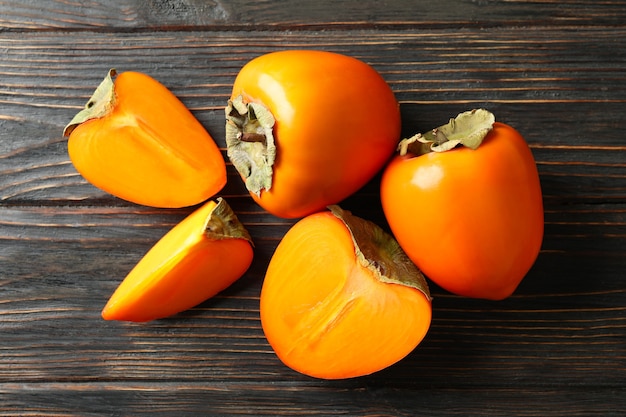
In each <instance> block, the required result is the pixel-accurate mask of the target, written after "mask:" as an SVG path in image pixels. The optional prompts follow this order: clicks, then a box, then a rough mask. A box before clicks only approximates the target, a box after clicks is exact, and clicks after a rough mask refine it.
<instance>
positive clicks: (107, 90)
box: [64, 70, 226, 208]
mask: <svg viewBox="0 0 626 417" xmlns="http://www.w3.org/2000/svg"><path fill="white" fill-rule="evenodd" d="M116 74H117V73H116V71H115V70H111V71H109V73H108V74H107V76H106V77H105V78H104V80H103V81H102V83H101V84H100V85H99V86H98V88H97V89H96V91H95V92H94V94H93V96H92V97H91V99H90V100H89V101H88V102H87V104H86V106H85V108H84V109H83V110H81V111H80V112H79V113H78V114H77V115H76V116H75V117H74V119H72V121H71V122H70V123H69V124H68V125H67V126H66V128H65V130H64V135H65V136H69V140H68V145H67V146H68V153H69V156H70V160H71V161H72V163H73V165H74V167H75V168H76V170H77V171H78V172H79V173H80V174H81V175H82V176H83V178H85V179H86V180H87V181H88V182H90V183H91V184H92V185H94V186H96V187H98V188H100V189H101V190H103V191H106V192H108V193H109V194H112V195H114V196H116V197H119V198H122V199H124V200H127V201H131V202H133V203H137V204H142V205H146V206H152V207H167V208H177V207H186V206H192V205H195V204H199V203H202V202H203V201H206V200H207V199H209V198H211V197H212V196H213V195H215V194H217V192H218V191H220V190H221V189H222V188H223V187H224V185H225V184H226V162H225V161H224V157H223V156H222V154H221V152H220V150H219V148H218V146H217V144H216V143H215V141H214V140H213V138H212V137H211V136H210V135H209V133H208V132H207V131H206V130H205V129H204V127H203V126H202V125H201V124H200V122H199V121H198V120H197V119H196V118H195V117H194V116H193V114H192V113H191V112H190V111H189V110H188V109H187V107H185V105H184V104H183V103H182V102H181V101H180V100H179V99H178V98H177V97H176V96H175V95H174V94H173V93H172V92H170V90H168V89H167V88H166V87H165V86H164V85H162V84H161V83H159V82H158V81H156V80H155V79H154V78H152V77H150V76H148V75H146V74H143V73H139V72H133V71H127V72H123V73H121V74H119V75H116Z"/></svg>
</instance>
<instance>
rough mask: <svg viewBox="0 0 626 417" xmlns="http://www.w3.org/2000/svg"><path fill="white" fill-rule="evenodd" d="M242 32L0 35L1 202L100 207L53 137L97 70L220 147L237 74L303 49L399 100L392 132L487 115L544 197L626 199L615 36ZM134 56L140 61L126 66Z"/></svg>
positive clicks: (233, 188) (620, 58)
mask: <svg viewBox="0 0 626 417" xmlns="http://www.w3.org/2000/svg"><path fill="white" fill-rule="evenodd" d="M249 35H250V34H249V33H246V34H238V35H234V34H231V33H229V32H222V33H214V34H213V36H212V38H211V39H210V40H206V39H203V38H202V37H201V36H200V34H199V33H187V32H171V33H167V34H164V35H162V36H157V37H154V36H145V35H143V34H139V35H138V34H118V35H115V36H112V35H110V34H106V35H105V34H93V35H91V36H90V37H88V39H87V40H84V39H83V40H75V39H70V38H67V37H66V36H65V35H64V34H49V33H47V34H45V35H44V34H42V35H35V36H31V37H29V39H28V40H24V39H22V38H21V36H20V35H18V34H5V35H4V36H3V37H2V38H0V48H3V49H4V50H6V51H7V54H6V59H5V60H4V61H3V64H2V66H1V67H0V77H1V78H0V104H1V106H2V107H0V126H1V127H2V131H1V132H0V135H1V136H0V138H2V140H0V172H1V173H2V175H3V181H2V182H1V183H0V200H2V201H5V202H18V201H34V200H37V201H41V200H44V199H45V200H71V201H85V200H90V199H91V200H94V199H95V200H100V199H107V198H108V197H107V196H106V195H104V193H102V192H99V191H98V190H96V189H94V188H93V187H91V186H89V185H88V184H85V182H84V181H83V180H82V178H81V177H80V176H79V175H78V174H77V173H76V171H75V170H74V169H73V167H72V165H71V163H70V162H69V159H68V156H67V151H66V143H65V140H64V138H62V137H61V132H62V130H63V126H64V125H65V124H66V123H67V122H68V121H69V120H70V119H71V117H72V115H73V114H74V113H75V112H76V111H78V109H79V108H81V107H82V106H83V104H84V103H85V102H86V101H87V99H88V97H89V96H90V95H91V93H92V92H93V89H94V88H95V86H96V85H97V84H98V83H99V81H100V79H101V78H102V77H103V74H105V73H106V71H107V69H108V68H109V67H117V68H118V69H119V70H120V71H123V70H138V71H144V72H146V73H149V74H151V75H153V76H154V77H156V78H157V79H159V80H160V81H162V82H163V83H164V84H166V85H167V86H168V87H170V88H171V89H172V91H173V92H174V93H175V94H177V95H178V96H179V97H180V98H181V99H182V100H183V102H185V104H187V105H188V106H189V107H190V108H191V110H192V111H193V112H194V113H195V114H196V116H197V117H198V119H199V120H200V121H201V122H202V123H203V124H204V125H205V127H206V128H207V129H208V131H209V132H210V133H211V134H212V135H213V137H214V139H215V140H216V142H217V143H218V145H219V146H220V147H221V148H222V149H223V150H224V148H225V141H224V138H223V137H224V116H223V106H224V104H225V102H226V100H227V98H228V95H229V92H230V85H231V84H232V81H233V80H234V77H235V76H236V73H237V71H238V70H239V68H240V67H241V66H242V65H243V64H244V63H245V62H246V61H247V60H249V59H251V58H252V57H254V56H256V55H258V54H261V53H264V52H268V51H271V50H276V49H282V48H294V47H304V48H322V49H328V50H334V51H338V52H342V53H350V54H351V55H354V56H356V57H358V58H361V59H363V60H365V61H366V62H369V63H371V64H372V65H373V66H374V67H375V68H377V69H378V70H379V71H380V72H381V74H383V76H384V77H385V78H386V79H387V80H388V82H389V83H390V85H391V86H392V88H393V89H394V91H395V92H396V95H397V97H398V99H399V101H400V103H401V109H402V113H403V123H404V134H405V135H411V134H414V133H416V132H418V131H425V130H427V129H430V128H432V127H434V126H436V125H439V124H442V123H444V122H445V121H447V119H448V118H449V117H451V116H454V115H456V114H457V113H458V112H461V111H464V110H467V109H469V108H473V107H477V106H486V107H488V108H490V109H491V110H492V111H494V113H495V114H496V116H497V118H498V119H499V120H501V121H505V122H507V123H509V124H512V125H513V126H515V127H516V128H517V129H518V130H520V131H521V132H522V133H523V134H524V136H525V137H526V139H527V140H528V142H529V143H530V145H531V147H532V148H533V152H534V153H535V155H536V159H537V162H538V165H539V169H540V173H541V176H542V183H543V185H544V191H545V195H546V198H547V199H548V200H551V199H552V200H555V201H557V202H561V203H563V202H564V201H565V200H567V199H576V201H578V202H581V201H589V202H594V203H595V202H598V201H597V200H598V199H600V200H606V201H614V202H624V201H625V197H626V194H625V192H624V189H625V187H626V175H625V174H626V170H625V169H626V168H625V165H624V159H623V157H622V155H623V151H624V149H625V146H626V142H625V141H624V139H623V136H622V134H621V132H623V131H624V130H625V129H626V126H625V123H626V122H625V121H624V119H623V118H615V117H613V112H612V109H614V108H615V107H616V106H618V107H619V106H623V105H624V101H625V99H624V97H626V91H625V88H626V87H625V86H626V76H625V74H626V73H625V72H624V71H623V68H624V67H625V66H626V55H625V54H624V52H623V51H626V36H625V35H626V32H624V31H616V30H610V31H608V30H599V29H589V30H586V31H583V32H574V31H570V30H544V31H541V32H539V33H538V34H535V35H533V34H527V33H526V31H525V30H524V29H517V30H514V29H511V30H507V31H500V30H492V31H487V32H485V31H473V30H466V31H464V32H461V33H460V32H459V31H450V30H441V31H432V32H426V33H416V34H400V35H398V34H396V33H391V32H372V31H356V32H340V33H339V34H335V33H334V34H333V35H332V37H331V36H329V35H327V34H326V35H325V34H323V33H321V34H320V33H317V32H307V33H297V34H292V35H285V36H283V37H281V39H280V40H276V39H275V37H274V36H273V35H271V34H266V33H260V32H258V33H255V34H254V37H255V39H256V41H255V42H256V44H255V45H254V47H252V46H251V45H250V44H249ZM609 48H613V49H611V51H612V52H610V51H609ZM398 50H402V51H403V52H402V56H401V57H398V56H397V55H396V54H397V51H398ZM68 51H69V52H68ZM620 51H622V52H620ZM136 54H143V55H145V57H144V58H143V59H142V60H141V61H140V62H138V61H137V60H135V57H136ZM35 56H36V57H38V58H37V59H34V58H33V57H35ZM529 115H531V116H530V117H529ZM581 167H585V169H584V170H581V169H580V168H581ZM229 174H230V175H229V183H228V186H227V188H226V189H225V190H224V194H226V195H241V194H242V193H244V190H243V188H242V186H241V182H240V181H239V180H238V178H237V174H236V173H235V171H234V170H233V169H232V167H229ZM244 194H245V193H244ZM110 204H114V203H113V202H112V201H110Z"/></svg>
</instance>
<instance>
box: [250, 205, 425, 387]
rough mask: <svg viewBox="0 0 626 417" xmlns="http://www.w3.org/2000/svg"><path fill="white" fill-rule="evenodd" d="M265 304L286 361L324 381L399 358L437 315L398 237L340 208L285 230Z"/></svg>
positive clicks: (265, 320) (266, 325)
mask: <svg viewBox="0 0 626 417" xmlns="http://www.w3.org/2000/svg"><path fill="white" fill-rule="evenodd" d="M260 306H261V324H262V327H263V331H264V332H265V336H266V338H267V340H268V342H269V343H270V345H271V346H272V348H273V349H274V351H275V352H276V355H277V356H278V357H279V358H280V360H281V361H282V362H283V363H284V364H285V365H287V366H288V367H290V368H292V369H294V370H296V371H298V372H300V373H303V374H305V375H309V376H312V377H316V378H323V379H342V378H351V377H358V376H362V375H367V374H371V373H373V372H376V371H379V370H381V369H384V368H386V367H388V366H391V365H392V364H394V363H396V362H398V361H399V360H401V359H402V358H404V357H405V356H406V355H408V354H409V353H410V352H411V351H412V350H414V349H415V347H416V346H417V345H418V344H419V343H420V342H421V341H422V339H423V338H424V336H425V335H426V333H427V331H428V329H429V327H430V322H431V315H432V306H431V298H430V293H429V290H428V285H427V283H426V281H425V279H424V276H423V275H422V274H421V273H420V271H419V270H418V269H417V268H416V267H415V265H414V264H413V263H412V262H411V261H410V260H409V258H408V257H407V256H406V255H405V254H404V252H403V251H402V249H401V248H400V246H399V245H398V244H397V242H396V241H395V240H394V239H393V237H391V236H390V235H389V234H387V233H385V232H384V231H383V230H382V229H381V228H380V227H378V226H377V225H375V224H374V223H372V222H369V221H367V220H364V219H361V218H359V217H357V216H354V215H352V214H351V213H350V212H348V211H343V210H341V209H340V208H339V207H338V206H331V207H330V211H328V210H326V211H322V212H318V213H315V214H312V215H309V216H306V217H305V218H303V219H301V220H299V221H298V222H297V223H296V224H295V225H294V226H293V227H292V228H291V229H290V230H289V231H287V233H286V234H285V235H284V237H283V239H282V240H281V242H280V243H279V245H278V247H277V248H276V251H275V253H274V254H273V256H272V258H271V260H270V263H269V266H268V268H267V271H266V275H265V280H264V282H263V287H262V290H261V303H260Z"/></svg>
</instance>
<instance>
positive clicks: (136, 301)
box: [102, 198, 253, 322]
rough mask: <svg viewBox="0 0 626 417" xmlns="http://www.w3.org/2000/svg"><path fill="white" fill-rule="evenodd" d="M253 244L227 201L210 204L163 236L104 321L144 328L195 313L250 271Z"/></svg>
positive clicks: (114, 297)
mask: <svg viewBox="0 0 626 417" xmlns="http://www.w3.org/2000/svg"><path fill="white" fill-rule="evenodd" d="M252 258H253V250H252V240H251V238H250V235H249V234H248V232H247V231H246V229H245V228H244V226H243V225H242V224H241V223H240V222H239V220H238V219H237V217H236V215H235V213H234V212H233V211H232V209H231V208H230V206H228V204H227V203H226V201H225V200H223V199H221V198H218V199H217V202H215V201H209V202H207V203H206V204H205V205H204V206H202V207H200V208H199V209H197V210H196V211H194V212H193V213H192V214H190V215H189V216H188V217H187V218H185V219H184V220H183V221H182V222H180V223H179V224H177V225H176V226H175V227H174V228H173V229H172V230H170V231H169V232H168V233H167V234H166V235H165V236H163V237H162V238H161V239H160V240H159V241H158V242H157V243H156V244H155V245H154V246H153V247H152V248H151V249H150V250H149V251H148V252H147V253H146V255H145V256H144V257H143V258H142V259H141V260H140V261H139V263H137V265H136V266H135V267H134V268H133V269H132V270H131V271H130V273H129V274H128V275H127V276H126V278H125V279H124V280H123V281H122V283H121V284H120V285H119V287H118V288H117V290H116V291H115V292H114V293H113V295H112V296H111V298H110V299H109V301H108V303H107V304H106V306H105V307H104V309H103V310H102V317H103V318H104V319H105V320H121V321H136V322H145V321H150V320H155V319H159V318H164V317H168V316H171V315H173V314H176V313H179V312H182V311H184V310H187V309H190V308H192V307H194V306H196V305H197V304H200V303H201V302H203V301H205V300H207V299H208V298H210V297H212V296H214V295H216V294H217V293H219V292H220V291H222V290H224V289H225V288H227V287H228V286H230V285H231V284H232V283H233V282H235V281H236V280H237V279H239V278H240V277H241V276H242V275H243V274H244V273H245V272H246V270H247V269H248V268H249V267H250V264H251V263H252Z"/></svg>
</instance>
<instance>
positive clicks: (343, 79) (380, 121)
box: [226, 50, 400, 218]
mask: <svg viewBox="0 0 626 417" xmlns="http://www.w3.org/2000/svg"><path fill="white" fill-rule="evenodd" d="M226 119H227V122H226V144H227V152H228V157H229V158H230V160H231V161H232V163H233V165H234V166H235V168H236V169H237V170H238V172H239V173H240V175H241V177H242V178H243V179H244V180H245V184H246V187H247V189H248V190H249V192H250V194H251V195H252V197H253V198H254V200H255V201H256V202H257V203H258V204H259V205H260V206H261V207H263V208H264V209H265V210H267V211H268V212H270V213H272V214H274V215H276V216H279V217H284V218H299V217H303V216H306V215H308V214H312V213H315V212H317V211H320V210H324V209H325V208H326V206H327V205H329V204H337V203H339V202H340V201H341V200H343V199H345V198H346V197H348V196H349V195H351V194H352V193H354V192H355V191H357V190H358V189H360V188H361V187H362V186H363V185H365V184H366V183H367V182H368V181H369V180H371V179H372V178H373V177H374V175H376V174H377V173H378V172H379V171H380V170H381V169H382V168H383V166H384V164H385V163H386V162H387V161H388V160H389V159H390V158H391V156H392V155H393V152H394V150H395V148H396V145H397V144H398V141H399V140H400V108H399V105H398V102H397V100H396V98H395V96H394V93H393V91H392V90H391V88H390V87H389V85H388V84H387V82H386V81H385V80H384V79H383V77H382V76H381V75H380V74H379V73H378V72H377V71H376V70H375V69H374V68H372V67H371V66H370V65H368V64H366V63H365V62H363V61H360V60H358V59H356V58H353V57H349V56H346V55H342V54H337V53H332V52H327V51H314V50H286V51H278V52H272V53H269V54H265V55H262V56H259V57H257V58H254V59H253V60H251V61H250V62H248V63H247V64H246V65H244V66H243V68H242V69H241V70H240V72H239V74H238V75H237V77H236V79H235V82H234V85H233V89H232V94H231V99H230V100H229V102H228V106H227V108H226Z"/></svg>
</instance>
